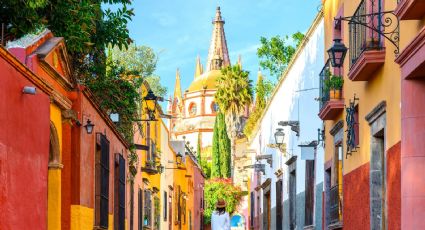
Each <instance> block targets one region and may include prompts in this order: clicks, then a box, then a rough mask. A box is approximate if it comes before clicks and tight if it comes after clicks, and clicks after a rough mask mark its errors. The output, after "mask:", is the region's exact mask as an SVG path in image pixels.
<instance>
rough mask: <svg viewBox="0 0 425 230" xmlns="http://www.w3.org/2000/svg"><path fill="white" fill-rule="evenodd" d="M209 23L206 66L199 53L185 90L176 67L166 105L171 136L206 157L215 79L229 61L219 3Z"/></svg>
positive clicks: (212, 119) (215, 110) (215, 111)
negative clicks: (183, 140) (171, 93)
mask: <svg viewBox="0 0 425 230" xmlns="http://www.w3.org/2000/svg"><path fill="white" fill-rule="evenodd" d="M212 24H213V31H212V38H211V44H210V48H209V51H208V59H207V62H206V69H204V66H203V65H202V64H201V60H200V58H199V57H198V58H197V59H196V67H195V74H194V79H193V81H192V83H191V84H190V86H189V88H187V89H186V90H185V91H184V92H182V89H181V84H180V77H181V76H180V72H179V70H177V72H176V83H175V87H174V95H173V97H172V98H171V97H170V100H169V101H170V102H169V105H168V109H167V110H168V111H167V112H168V114H170V115H172V119H171V120H170V122H169V126H170V127H169V130H170V133H171V138H172V139H175V140H176V139H177V140H182V139H185V140H186V141H189V145H190V146H192V147H193V148H194V149H195V150H196V149H197V148H198V146H200V149H201V156H202V157H203V158H204V159H207V160H209V159H210V158H211V149H212V138H213V129H214V122H215V117H216V114H217V111H218V106H217V104H216V102H215V98H214V96H215V93H216V91H217V87H216V79H217V78H218V77H219V76H220V75H221V69H222V68H223V67H226V66H229V65H230V58H229V51H228V49H227V42H226V35H225V33H224V20H223V18H222V17H221V12H220V7H217V10H216V14H215V17H214V19H213V21H212Z"/></svg>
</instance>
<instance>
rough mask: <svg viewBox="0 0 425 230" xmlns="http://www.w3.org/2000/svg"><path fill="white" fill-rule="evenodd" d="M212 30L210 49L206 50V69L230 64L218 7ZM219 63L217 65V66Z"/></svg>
mask: <svg viewBox="0 0 425 230" xmlns="http://www.w3.org/2000/svg"><path fill="white" fill-rule="evenodd" d="M212 23H213V25H214V28H213V32H212V38H211V44H210V49H209V51H208V60H207V70H206V71H211V70H214V69H217V67H219V68H218V69H220V68H221V67H226V66H229V65H230V58H229V51H228V50H227V42H226V35H225V34H224V19H223V18H222V17H221V11H220V7H217V10H216V13H215V18H214V20H213V22H212ZM217 64H219V66H217Z"/></svg>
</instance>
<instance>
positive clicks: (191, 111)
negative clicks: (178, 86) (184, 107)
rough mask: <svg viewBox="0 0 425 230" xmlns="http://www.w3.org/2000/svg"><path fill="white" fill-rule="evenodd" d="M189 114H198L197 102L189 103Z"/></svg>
mask: <svg viewBox="0 0 425 230" xmlns="http://www.w3.org/2000/svg"><path fill="white" fill-rule="evenodd" d="M189 115H190V116H195V115H196V104H195V103H193V102H192V103H190V105H189Z"/></svg>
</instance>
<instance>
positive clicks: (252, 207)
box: [250, 192, 255, 228]
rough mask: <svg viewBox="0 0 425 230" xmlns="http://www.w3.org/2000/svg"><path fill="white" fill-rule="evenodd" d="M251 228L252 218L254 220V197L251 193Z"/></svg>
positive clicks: (252, 225) (252, 224)
mask: <svg viewBox="0 0 425 230" xmlns="http://www.w3.org/2000/svg"><path fill="white" fill-rule="evenodd" d="M250 203H251V210H250V211H251V219H250V221H251V228H253V227H254V218H255V195H254V192H251V202H250Z"/></svg>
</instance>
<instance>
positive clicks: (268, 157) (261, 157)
mask: <svg viewBox="0 0 425 230" xmlns="http://www.w3.org/2000/svg"><path fill="white" fill-rule="evenodd" d="M255 158H256V160H257V161H259V160H267V163H268V164H269V165H270V167H273V155H271V154H268V155H258V156H256V157H255Z"/></svg>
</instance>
